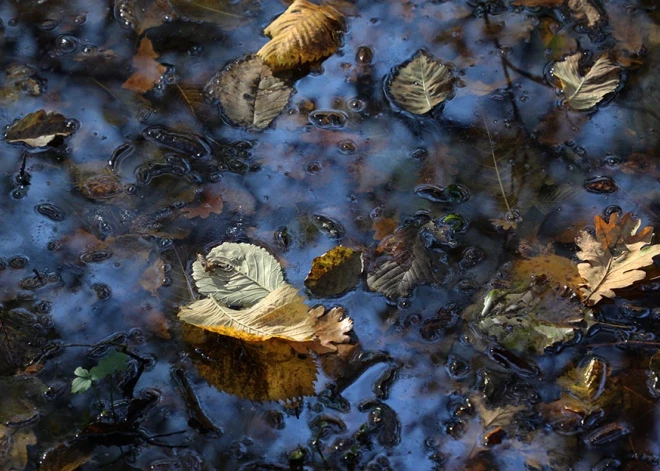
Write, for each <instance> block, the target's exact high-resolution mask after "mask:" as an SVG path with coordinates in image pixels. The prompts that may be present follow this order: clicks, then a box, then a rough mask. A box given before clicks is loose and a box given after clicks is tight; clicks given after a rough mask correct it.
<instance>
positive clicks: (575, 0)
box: [568, 0, 600, 26]
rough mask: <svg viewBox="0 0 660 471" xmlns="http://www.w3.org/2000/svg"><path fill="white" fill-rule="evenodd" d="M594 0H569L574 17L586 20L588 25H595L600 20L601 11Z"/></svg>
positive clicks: (569, 6)
mask: <svg viewBox="0 0 660 471" xmlns="http://www.w3.org/2000/svg"><path fill="white" fill-rule="evenodd" d="M592 2H593V0H568V8H570V9H571V12H572V13H573V17H574V18H575V19H576V20H578V21H586V23H587V25H589V26H595V25H596V23H598V21H599V20H600V13H599V12H598V9H597V8H596V7H595V5H594V4H593V3H592Z"/></svg>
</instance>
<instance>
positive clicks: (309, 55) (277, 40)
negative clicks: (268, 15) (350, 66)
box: [257, 0, 344, 69]
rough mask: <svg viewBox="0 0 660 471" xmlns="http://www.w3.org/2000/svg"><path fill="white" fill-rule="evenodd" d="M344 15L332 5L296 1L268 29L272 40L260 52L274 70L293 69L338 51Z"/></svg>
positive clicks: (303, 0) (267, 33)
mask: <svg viewBox="0 0 660 471" xmlns="http://www.w3.org/2000/svg"><path fill="white" fill-rule="evenodd" d="M343 23H344V15H342V14H341V13H340V12H339V11H337V10H335V9H334V8H333V7H331V6H329V5H315V4H314V3H312V2H309V1H307V0H295V1H294V2H293V3H292V4H291V5H290V6H289V8H287V9H286V11H285V12H284V13H282V14H281V15H280V16H279V17H278V18H277V19H275V21H273V22H272V23H271V24H270V25H269V26H268V28H266V30H265V31H264V32H265V33H266V35H267V36H269V37H270V38H271V40H270V41H269V42H268V43H266V44H265V45H264V46H263V47H262V48H261V49H260V50H259V52H257V55H258V56H260V57H261V58H263V60H264V62H266V63H267V64H268V65H270V66H271V67H272V68H273V69H289V68H293V67H296V66H298V65H301V64H305V63H307V62H316V61H318V60H321V59H325V58H326V57H328V56H330V55H332V54H334V53H335V51H336V50H337V48H338V47H339V44H340V34H341V31H342V29H343Z"/></svg>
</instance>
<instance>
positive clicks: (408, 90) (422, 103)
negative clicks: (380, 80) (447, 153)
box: [386, 49, 454, 115]
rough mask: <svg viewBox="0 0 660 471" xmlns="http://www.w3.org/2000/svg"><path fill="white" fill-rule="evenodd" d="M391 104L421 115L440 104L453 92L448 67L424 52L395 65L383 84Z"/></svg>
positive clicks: (421, 51)
mask: <svg viewBox="0 0 660 471" xmlns="http://www.w3.org/2000/svg"><path fill="white" fill-rule="evenodd" d="M386 87H387V91H388V93H389V95H390V96H391V97H392V98H393V99H394V101H395V102H396V103H395V104H397V105H399V106H400V107H402V108H403V109H404V110H406V111H408V112H409V113H412V114H417V115H422V114H425V113H428V112H429V111H431V110H432V109H433V108H435V107H436V106H438V105H439V104H440V103H442V102H444V101H445V100H446V99H447V97H448V96H449V95H450V94H451V93H452V91H453V89H454V79H453V77H452V74H451V70H450V69H449V67H447V66H445V65H444V64H442V62H440V61H439V60H438V59H436V58H435V57H433V56H432V55H431V54H429V53H428V52H426V51H424V50H421V49H420V50H419V51H418V52H417V54H415V56H414V57H413V58H412V59H411V60H410V61H408V62H406V63H404V64H402V65H401V66H399V67H398V68H397V69H396V70H395V71H394V72H393V73H392V75H391V76H390V78H389V80H388V81H387V84H386Z"/></svg>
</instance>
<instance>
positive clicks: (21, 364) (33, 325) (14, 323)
mask: <svg viewBox="0 0 660 471" xmlns="http://www.w3.org/2000/svg"><path fill="white" fill-rule="evenodd" d="M47 335H48V330H47V329H46V328H44V326H42V325H41V324H39V321H38V318H37V316H35V315H34V314H32V313H31V312H29V311H27V310H25V309H20V308H19V309H11V310H5V309H4V308H1V307H0V376H9V375H12V374H14V373H15V372H16V370H18V369H20V368H25V367H27V366H29V365H31V364H32V363H33V362H34V361H36V360H38V359H39V358H40V356H41V353H42V349H43V348H44V346H45V344H46V338H47Z"/></svg>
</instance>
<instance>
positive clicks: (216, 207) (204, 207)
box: [181, 189, 224, 219]
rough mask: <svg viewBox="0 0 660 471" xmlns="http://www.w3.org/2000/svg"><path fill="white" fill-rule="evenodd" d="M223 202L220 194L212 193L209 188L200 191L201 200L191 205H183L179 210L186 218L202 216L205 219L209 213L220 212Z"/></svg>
mask: <svg viewBox="0 0 660 471" xmlns="http://www.w3.org/2000/svg"><path fill="white" fill-rule="evenodd" d="M223 206H224V204H223V202H222V198H221V197H220V195H216V194H213V193H212V192H211V191H209V190H206V189H205V190H203V191H202V201H201V202H200V203H199V204H198V205H197V206H193V207H185V208H183V209H182V210H181V212H182V213H183V216H184V217H186V218H187V219H193V218H197V217H199V218H202V219H206V218H207V217H209V216H210V215H211V214H220V213H222V208H223Z"/></svg>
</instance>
